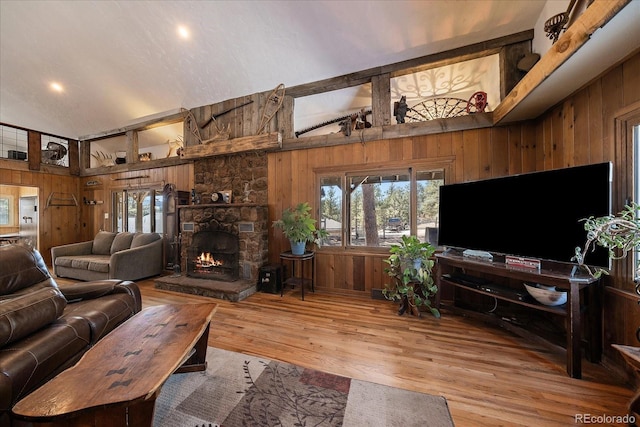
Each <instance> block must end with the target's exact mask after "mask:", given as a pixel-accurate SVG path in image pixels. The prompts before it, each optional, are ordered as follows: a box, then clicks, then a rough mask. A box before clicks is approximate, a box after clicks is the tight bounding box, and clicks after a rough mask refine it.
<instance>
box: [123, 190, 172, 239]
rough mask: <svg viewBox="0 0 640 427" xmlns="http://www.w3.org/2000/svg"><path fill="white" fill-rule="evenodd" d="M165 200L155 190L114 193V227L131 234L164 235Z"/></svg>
mask: <svg viewBox="0 0 640 427" xmlns="http://www.w3.org/2000/svg"><path fill="white" fill-rule="evenodd" d="M163 210H164V207H163V198H162V193H161V192H156V191H155V190H154V189H135V190H131V189H128V190H122V191H117V192H114V193H113V211H114V212H115V213H116V214H115V215H114V224H113V227H114V229H115V230H116V231H119V232H121V231H129V232H131V233H135V232H143V233H151V232H156V233H162V216H163V214H164V213H163Z"/></svg>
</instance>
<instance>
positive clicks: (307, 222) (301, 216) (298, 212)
mask: <svg viewBox="0 0 640 427" xmlns="http://www.w3.org/2000/svg"><path fill="white" fill-rule="evenodd" d="M273 226H274V227H275V228H280V229H281V230H282V232H283V233H284V235H285V237H286V238H287V239H289V242H290V243H291V253H292V254H293V255H303V254H304V251H305V247H306V244H307V242H309V243H312V242H313V243H315V244H317V245H318V246H320V245H321V244H322V239H324V238H326V237H327V236H328V233H327V231H326V230H323V229H320V230H319V229H317V228H316V220H315V219H313V218H312V217H311V206H309V203H307V202H303V203H299V204H298V205H297V206H295V207H294V208H288V209H286V210H285V211H284V212H282V218H280V219H279V220H277V221H274V222H273Z"/></svg>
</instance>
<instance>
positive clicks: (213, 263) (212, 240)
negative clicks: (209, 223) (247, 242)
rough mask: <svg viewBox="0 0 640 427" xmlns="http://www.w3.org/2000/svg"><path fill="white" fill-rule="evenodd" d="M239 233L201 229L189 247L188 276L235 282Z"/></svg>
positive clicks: (237, 265) (236, 277)
mask: <svg viewBox="0 0 640 427" xmlns="http://www.w3.org/2000/svg"><path fill="white" fill-rule="evenodd" d="M239 249H240V244H239V239H238V235H237V234H234V233H229V232H227V231H222V230H212V231H200V232H198V233H195V234H194V235H193V240H192V242H191V245H190V246H189V247H188V249H187V276H189V277H196V278H200V279H210V280H221V281H227V282H233V281H235V280H237V279H238V270H239V262H238V255H239Z"/></svg>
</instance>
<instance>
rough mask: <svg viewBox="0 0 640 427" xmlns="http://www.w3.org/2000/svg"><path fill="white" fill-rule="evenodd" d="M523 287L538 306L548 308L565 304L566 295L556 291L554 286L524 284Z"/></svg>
mask: <svg viewBox="0 0 640 427" xmlns="http://www.w3.org/2000/svg"><path fill="white" fill-rule="evenodd" d="M524 287H525V288H526V289H527V292H529V295H531V296H532V297H533V298H535V300H536V301H538V302H539V303H540V304H543V305H548V306H552V307H554V306H557V305H562V304H565V303H566V302H567V293H566V292H563V291H556V287H555V286H543V285H540V284H538V283H535V284H527V283H525V284H524Z"/></svg>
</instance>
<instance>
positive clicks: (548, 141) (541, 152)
mask: <svg viewBox="0 0 640 427" xmlns="http://www.w3.org/2000/svg"><path fill="white" fill-rule="evenodd" d="M552 129H553V116H549V117H547V118H546V120H543V121H542V123H541V127H540V130H541V134H540V139H539V140H538V147H539V149H538V150H537V152H536V165H537V166H536V168H537V170H548V169H552V168H553V157H552V155H551V147H552V146H553V132H552Z"/></svg>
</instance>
